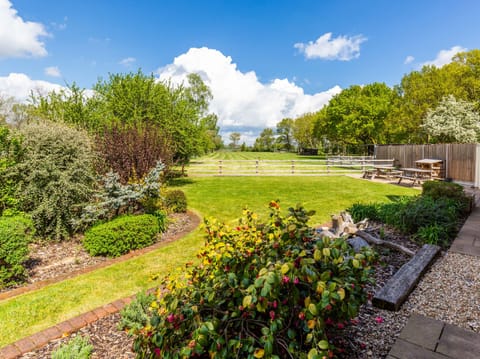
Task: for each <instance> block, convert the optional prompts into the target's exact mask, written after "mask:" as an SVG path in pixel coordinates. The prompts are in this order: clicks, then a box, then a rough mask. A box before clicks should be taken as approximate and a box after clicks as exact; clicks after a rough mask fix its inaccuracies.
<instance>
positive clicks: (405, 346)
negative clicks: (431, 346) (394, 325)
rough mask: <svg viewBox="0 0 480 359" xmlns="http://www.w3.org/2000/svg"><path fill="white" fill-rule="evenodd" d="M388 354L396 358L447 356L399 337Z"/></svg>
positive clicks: (428, 358) (441, 357) (438, 357)
mask: <svg viewBox="0 0 480 359" xmlns="http://www.w3.org/2000/svg"><path fill="white" fill-rule="evenodd" d="M389 355H390V356H393V357H394V358H397V359H446V358H448V357H447V356H444V355H442V354H439V353H435V352H432V351H431V350H428V349H425V348H422V347H421V346H418V345H415V344H412V343H409V342H407V341H405V340H403V339H400V338H399V339H397V341H396V342H395V344H394V345H393V347H392V349H391V350H390V353H389ZM455 359H457V358H455ZM458 359H460V358H458Z"/></svg>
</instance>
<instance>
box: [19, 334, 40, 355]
mask: <svg viewBox="0 0 480 359" xmlns="http://www.w3.org/2000/svg"><path fill="white" fill-rule="evenodd" d="M14 344H15V346H16V347H17V348H18V349H19V350H20V351H21V352H22V353H27V352H30V351H32V350H33V349H35V348H36V345H35V343H34V342H33V341H32V340H31V339H30V338H29V337H27V338H23V339H20V340H18V341H16V342H15V343H14Z"/></svg>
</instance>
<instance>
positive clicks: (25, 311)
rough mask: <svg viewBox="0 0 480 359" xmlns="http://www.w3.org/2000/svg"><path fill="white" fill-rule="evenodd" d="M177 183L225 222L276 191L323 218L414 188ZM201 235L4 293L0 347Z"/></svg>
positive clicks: (177, 261)
mask: <svg viewBox="0 0 480 359" xmlns="http://www.w3.org/2000/svg"><path fill="white" fill-rule="evenodd" d="M175 185H176V186H177V187H178V188H181V189H182V190H184V191H185V193H186V194H187V198H188V201H189V207H190V208H192V209H194V210H196V211H197V212H199V213H200V214H201V215H202V216H215V217H217V218H219V219H221V220H224V221H227V222H233V221H234V220H235V218H238V217H239V216H240V215H241V213H242V209H243V208H244V207H245V206H248V207H249V208H251V209H253V210H255V211H257V212H258V213H259V214H262V213H263V214H266V213H267V205H268V203H269V201H270V200H272V199H279V200H280V204H281V205H282V207H283V208H287V207H288V206H292V205H295V204H296V203H298V202H301V203H303V204H304V205H305V207H306V208H307V209H314V210H316V211H317V214H316V215H315V216H314V217H313V219H312V224H320V223H324V222H326V221H327V220H328V219H329V218H330V214H332V213H336V212H338V211H340V210H342V209H344V208H346V207H348V206H349V205H350V204H352V203H354V202H358V201H364V202H371V201H388V199H389V197H390V198H391V197H392V196H399V195H411V194H415V193H418V190H414V189H410V188H404V187H397V186H392V185H386V184H380V183H374V182H370V181H366V180H357V179H353V178H349V177H281V178H277V177H224V178H223V177H222V178H218V177H215V178H213V177H207V178H195V179H192V180H190V179H187V180H181V181H177V182H176V184H175ZM202 243H203V240H202V233H201V231H200V230H197V231H195V232H194V233H192V234H191V235H188V236H186V237H185V238H183V239H181V240H178V241H176V242H174V243H170V244H168V245H166V246H164V247H162V248H159V249H157V250H155V251H153V252H151V253H149V254H146V255H143V256H141V257H138V258H133V259H131V260H128V261H126V262H122V263H117V264H114V265H112V266H110V267H107V268H103V269H100V270H97V271H95V272H92V273H89V274H85V275H81V276H79V277H76V278H74V279H70V280H66V281H63V282H60V283H57V284H52V285H50V286H47V287H45V288H43V289H40V290H38V291H35V292H31V293H26V294H23V295H20V296H18V297H15V298H12V299H9V300H3V301H1V302H0V323H1V325H0V347H2V346H4V345H6V344H8V343H11V342H13V341H15V340H18V339H20V338H22V337H25V336H28V335H30V334H33V333H35V332H37V331H40V330H42V329H45V328H48V327H50V326H52V325H54V324H56V323H58V322H60V321H63V320H66V319H68V318H72V317H74V316H76V315H78V314H81V313H84V312H86V311H88V310H91V309H93V308H96V307H98V306H101V305H103V304H106V303H109V302H112V301H114V300H116V299H119V298H123V297H126V296H128V295H131V294H134V293H136V292H138V291H140V290H142V289H146V288H150V287H153V286H155V282H154V281H152V280H151V277H152V275H158V274H159V275H160V276H163V275H164V274H166V273H168V272H169V271H170V270H171V269H173V268H175V267H178V266H181V265H182V264H184V263H185V262H187V261H191V260H192V259H194V258H195V253H196V251H197V250H198V249H199V248H200V246H201V245H202Z"/></svg>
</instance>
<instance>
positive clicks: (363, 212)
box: [347, 203, 380, 222]
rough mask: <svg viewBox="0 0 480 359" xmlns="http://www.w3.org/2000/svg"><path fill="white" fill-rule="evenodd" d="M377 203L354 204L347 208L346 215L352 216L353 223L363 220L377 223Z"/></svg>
mask: <svg viewBox="0 0 480 359" xmlns="http://www.w3.org/2000/svg"><path fill="white" fill-rule="evenodd" d="M379 207H380V205H379V204H378V203H368V204H366V203H354V204H352V205H351V206H350V207H349V208H347V211H348V213H350V215H351V216H352V219H353V221H354V222H360V221H362V220H364V219H365V218H368V219H369V220H371V221H378V220H379V217H378V209H379Z"/></svg>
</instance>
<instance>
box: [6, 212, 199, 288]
mask: <svg viewBox="0 0 480 359" xmlns="http://www.w3.org/2000/svg"><path fill="white" fill-rule="evenodd" d="M190 223H191V218H190V216H189V215H188V214H186V213H175V214H171V215H169V226H168V229H167V231H166V232H165V233H163V234H162V235H161V237H160V238H159V240H158V242H168V241H170V240H171V238H173V237H174V236H175V235H177V234H178V233H180V232H182V231H183V230H184V229H185V228H187V227H188V226H189V225H190ZM81 240H82V237H80V236H76V237H74V238H72V239H71V240H69V241H61V242H56V241H51V242H35V243H32V244H31V245H30V255H29V259H28V260H27V263H26V268H27V271H28V278H27V280H26V282H24V283H23V284H21V285H17V286H15V287H9V288H4V289H2V290H0V293H3V294H4V295H8V292H9V291H12V290H14V289H17V288H20V287H25V286H28V285H31V284H34V283H37V282H45V281H49V282H50V281H55V279H63V278H68V277H70V276H73V275H75V274H80V273H82V272H83V271H88V269H89V268H93V267H95V266H96V265H98V264H101V263H104V262H107V261H109V260H111V259H110V258H108V257H103V256H97V257H92V256H91V255H90V254H88V253H87V251H86V250H85V249H84V248H83V246H82V243H81ZM4 292H5V293H4Z"/></svg>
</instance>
